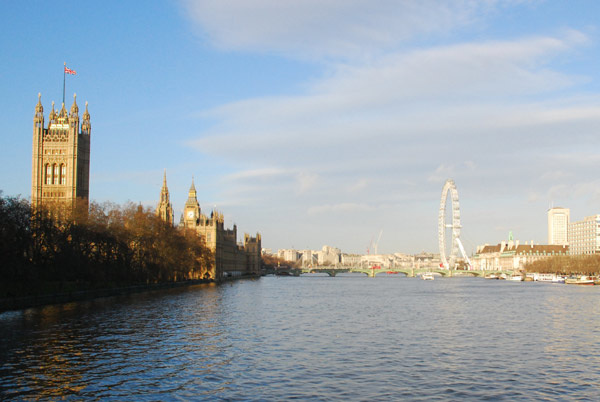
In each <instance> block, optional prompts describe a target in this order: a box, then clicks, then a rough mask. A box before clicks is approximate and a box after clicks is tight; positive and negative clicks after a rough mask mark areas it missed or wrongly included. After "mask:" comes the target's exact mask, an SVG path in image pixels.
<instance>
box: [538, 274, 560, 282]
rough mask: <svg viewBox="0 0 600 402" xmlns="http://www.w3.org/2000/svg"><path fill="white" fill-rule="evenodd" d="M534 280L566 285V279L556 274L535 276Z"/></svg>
mask: <svg viewBox="0 0 600 402" xmlns="http://www.w3.org/2000/svg"><path fill="white" fill-rule="evenodd" d="M533 279H534V280H535V281H538V282H552V283H564V282H565V278H563V277H562V276H558V275H556V274H534V276H533Z"/></svg>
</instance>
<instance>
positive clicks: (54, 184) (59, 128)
mask: <svg viewBox="0 0 600 402" xmlns="http://www.w3.org/2000/svg"><path fill="white" fill-rule="evenodd" d="M48 120H49V121H48V126H47V127H45V126H44V108H43V106H42V102H41V94H38V103H37V105H36V106H35V114H34V117H33V153H32V169H31V205H32V206H33V207H34V208H40V207H49V208H56V207H58V208H60V209H62V210H64V211H66V212H67V213H69V212H72V211H73V209H74V208H75V206H76V204H77V203H78V202H80V203H83V205H84V206H85V207H86V209H87V206H88V203H89V183H90V133H91V124H90V114H89V112H88V104H87V102H86V103H85V112H84V113H83V118H82V121H81V127H80V122H79V107H78V106H77V99H76V96H73V105H72V106H71V111H70V113H67V110H66V109H65V105H64V104H63V105H62V107H61V110H60V112H59V113H58V114H57V113H56V111H55V110H54V102H52V111H51V112H50V115H49V116H48Z"/></svg>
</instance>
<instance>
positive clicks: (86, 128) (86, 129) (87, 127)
mask: <svg viewBox="0 0 600 402" xmlns="http://www.w3.org/2000/svg"><path fill="white" fill-rule="evenodd" d="M91 129H92V126H91V124H90V113H89V112H88V103H87V101H85V112H83V121H82V123H81V132H82V133H83V134H87V135H90V131H91Z"/></svg>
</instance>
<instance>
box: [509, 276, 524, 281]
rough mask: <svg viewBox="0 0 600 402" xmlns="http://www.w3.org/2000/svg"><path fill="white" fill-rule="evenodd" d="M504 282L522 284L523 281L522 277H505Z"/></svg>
mask: <svg viewBox="0 0 600 402" xmlns="http://www.w3.org/2000/svg"><path fill="white" fill-rule="evenodd" d="M506 280H508V281H515V282H522V281H523V275H511V276H509V277H507V278H506Z"/></svg>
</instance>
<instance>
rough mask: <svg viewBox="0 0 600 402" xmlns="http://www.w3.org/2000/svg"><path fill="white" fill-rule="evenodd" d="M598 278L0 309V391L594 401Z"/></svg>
mask: <svg viewBox="0 0 600 402" xmlns="http://www.w3.org/2000/svg"><path fill="white" fill-rule="evenodd" d="M598 297H600V288H595V287H585V288H580V287H575V286H573V287H571V286H566V285H550V284H538V283H515V282H504V281H502V282H499V281H486V280H483V279H473V278H452V279H449V278H447V279H444V278H437V279H436V280H435V281H422V280H418V279H412V278H405V277H403V276H400V275H382V276H378V277H376V278H368V277H365V276H361V277H355V276H350V277H343V276H342V277H335V278H329V277H316V276H309V277H300V278H287V277H284V278H280V277H279V278H278V277H269V278H263V279H261V280H256V281H239V282H232V283H227V284H225V285H223V286H220V287H216V286H210V285H200V286H195V287H190V288H187V289H171V290H165V291H160V292H152V293H146V294H136V295H131V296H124V297H115V298H108V299H98V300H95V301H89V302H82V303H71V304H65V305H60V306H49V307H45V308H38V309H29V310H25V311H20V312H10V313H4V314H2V315H0V336H1V337H2V340H3V342H2V343H1V344H0V399H13V400H14V399H48V400H55V399H58V398H66V399H74V400H80V399H97V400H105V399H113V400H137V399H150V400H164V399H175V398H178V399H184V400H190V399H192V400H194V399H196V400H201V399H214V398H219V399H244V400H248V399H250V400H253V399H255V400H281V399H287V398H298V399H336V400H340V399H353V400H356V399H360V400H371V399H375V400H396V399H400V398H405V399H423V400H430V399H442V400H456V399H465V398H467V399H484V398H492V399H496V398H497V399H517V398H518V399H526V398H531V399H563V398H564V399H590V400H593V399H596V396H597V394H598V386H599V385H600V353H599V351H598V350H599V349H598V345H597V344H598V340H599V339H600V337H599V335H600V305H599V304H598V302H597V301H598Z"/></svg>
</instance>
